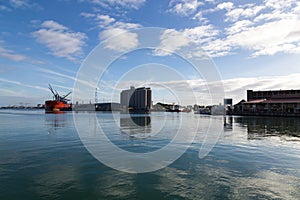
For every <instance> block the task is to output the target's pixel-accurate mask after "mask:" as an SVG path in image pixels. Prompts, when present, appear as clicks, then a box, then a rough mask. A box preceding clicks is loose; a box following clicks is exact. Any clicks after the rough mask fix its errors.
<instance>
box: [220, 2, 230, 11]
mask: <svg viewBox="0 0 300 200" xmlns="http://www.w3.org/2000/svg"><path fill="white" fill-rule="evenodd" d="M232 8H233V3H232V2H224V3H220V4H218V5H217V9H219V10H223V9H225V10H231V9H232Z"/></svg>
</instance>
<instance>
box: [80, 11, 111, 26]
mask: <svg viewBox="0 0 300 200" xmlns="http://www.w3.org/2000/svg"><path fill="white" fill-rule="evenodd" d="M80 15H81V16H83V17H85V18H92V19H93V20H94V21H96V22H97V23H98V25H99V27H100V28H105V27H107V26H109V25H111V24H112V23H113V22H115V21H116V20H115V19H114V18H113V17H110V16H109V15H101V14H93V13H85V12H83V13H81V14H80Z"/></svg>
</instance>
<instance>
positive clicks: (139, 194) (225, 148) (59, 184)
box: [0, 113, 300, 200]
mask: <svg viewBox="0 0 300 200" xmlns="http://www.w3.org/2000/svg"><path fill="white" fill-rule="evenodd" d="M79 115H80V116H82V120H85V121H84V123H83V124H84V125H86V127H87V128H89V130H91V134H94V127H93V126H95V124H97V123H99V124H100V125H101V126H102V127H103V129H105V130H106V132H105V133H106V134H107V135H108V137H109V138H110V139H111V140H112V142H115V143H116V144H117V145H119V146H120V147H121V148H123V149H127V150H128V151H131V150H132V151H133V152H144V151H146V150H147V151H146V152H148V149H146V148H149V149H150V150H149V152H150V151H152V150H153V149H154V150H156V149H159V148H162V147H164V146H165V145H167V144H168V141H169V139H168V138H167V136H170V135H172V134H174V130H176V128H177V127H178V126H179V125H180V124H179V123H178V122H179V119H178V117H179V116H180V117H182V118H183V119H184V121H183V123H182V125H183V126H185V129H184V130H185V132H184V135H185V136H188V134H189V133H190V129H189V127H192V126H194V125H195V124H197V121H198V120H200V122H201V123H200V125H199V126H200V129H199V133H197V134H198V135H197V136H199V135H201V134H204V133H206V128H207V126H208V123H209V122H210V119H212V122H211V123H212V124H215V123H217V122H219V121H221V119H223V118H216V119H214V118H210V117H209V116H206V117H203V118H202V117H201V116H198V115H197V116H194V115H186V114H180V113H179V114H176V115H173V114H170V113H166V114H165V113H154V114H151V115H132V116H130V115H121V114H120V115H117V117H119V118H117V120H116V121H115V119H114V118H113V116H112V114H101V113H98V114H97V119H95V118H94V117H93V114H89V113H81V114H80V113H79ZM80 119H81V118H80ZM89 119H90V120H89ZM164 119H166V120H167V122H166V123H165V124H164V123H162V122H163V121H164ZM216 120H218V121H216ZM16 122H17V123H16ZM221 122H222V121H221ZM299 123H300V122H299V119H295V118H270V117H269V118H267V117H266V118H262V117H261V118H259V117H229V116H227V117H225V118H224V130H225V132H226V136H225V137H224V138H221V139H220V140H219V141H218V143H217V144H216V145H215V146H214V148H213V149H212V151H211V152H210V153H209V154H208V156H206V157H205V158H203V159H199V157H198V151H199V148H200V147H201V142H199V141H197V140H196V141H195V142H194V143H193V144H192V147H191V148H189V149H188V150H187V151H186V152H185V153H184V154H183V155H182V156H181V157H180V158H179V159H178V160H176V161H175V162H174V163H173V164H171V165H169V166H168V167H166V168H164V169H161V170H158V171H156V172H151V173H146V174H128V173H123V172H119V171H116V170H114V169H111V168H109V167H107V166H105V165H103V164H101V163H100V162H98V161H97V160H96V159H95V158H94V157H93V156H92V155H91V154H90V153H89V152H88V151H87V149H86V148H85V147H84V145H83V144H82V142H81V140H80V138H79V136H78V134H77V132H76V130H75V128H74V127H73V118H72V114H65V115H51V114H50V115H45V114H43V113H40V114H23V113H21V114H17V115H16V114H13V115H12V114H5V113H4V114H3V113H2V114H1V113H0V125H1V126H0V127H1V132H0V152H1V153H0V164H1V165H0V199H12V200H17V199H31V200H37V199H72V200H74V199H145V200H147V199H170V200H171V199H299V197H300V189H299V188H300V169H299V166H300V156H299V155H300V147H299V144H300V143H299V142H297V141H296V142H290V141H280V142H278V140H268V139H269V138H271V137H267V136H276V137H281V136H282V135H286V136H287V137H290V136H297V137H299V133H300V125H299ZM118 125H120V126H118ZM161 125H163V127H164V128H163V129H159V128H160V127H161ZM174 127H175V128H174ZM49 129H50V130H52V131H55V133H59V134H50V135H48V134H46V133H47V132H48V131H49ZM155 130H161V132H162V134H157V135H154V136H153V137H151V138H147V139H141V140H139V139H137V140H136V139H134V140H132V139H131V137H130V138H128V137H127V136H125V137H124V134H122V133H126V134H127V133H128V134H129V135H130V136H139V135H141V136H145V137H146V136H149V135H151V131H152V132H154V131H155ZM166 138H167V139H168V140H166ZM261 138H266V139H265V140H258V139H261ZM267 138H268V139H267ZM249 139H250V140H249ZM270 141H272V142H270ZM180 142H181V141H178V145H182V144H181V143H180ZM102 144H103V143H102ZM291 144H294V145H291ZM141 147H142V148H141ZM140 149H141V151H140ZM101 153H109V152H101ZM129 161H130V160H129ZM120 162H121V161H120ZM120 164H122V163H120Z"/></svg>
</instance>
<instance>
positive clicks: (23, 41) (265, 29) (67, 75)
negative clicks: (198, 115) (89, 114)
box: [0, 0, 300, 106]
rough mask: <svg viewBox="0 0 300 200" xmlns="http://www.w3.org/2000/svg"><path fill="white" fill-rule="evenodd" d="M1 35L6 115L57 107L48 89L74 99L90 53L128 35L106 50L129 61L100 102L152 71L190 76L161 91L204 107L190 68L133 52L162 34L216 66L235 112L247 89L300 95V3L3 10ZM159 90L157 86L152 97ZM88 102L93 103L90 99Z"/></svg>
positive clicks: (176, 0)
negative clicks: (144, 37)
mask: <svg viewBox="0 0 300 200" xmlns="http://www.w3.org/2000/svg"><path fill="white" fill-rule="evenodd" d="M0 27H1V32H0V105H1V106H5V105H9V104H11V105H18V104H20V102H23V103H30V104H31V105H35V104H37V103H43V101H44V100H45V99H48V98H51V94H50V92H49V90H48V88H47V87H48V83H51V84H52V85H53V87H54V88H56V89H57V90H58V91H61V93H62V94H64V93H67V92H68V91H70V90H73V85H74V81H75V80H76V74H77V72H78V70H79V69H80V66H81V64H82V62H83V61H84V60H85V59H86V58H87V56H88V55H89V54H90V52H91V51H92V50H93V49H94V48H95V47H97V45H98V44H99V43H101V42H103V41H105V40H107V39H108V38H110V37H111V36H114V35H118V34H120V33H124V31H127V33H126V34H123V35H122V37H120V38H118V40H117V41H115V42H114V41H113V40H111V41H110V42H111V43H110V44H108V43H107V44H106V46H105V48H109V49H111V50H117V51H122V53H124V54H125V55H127V56H124V57H123V58H120V59H119V60H117V61H115V62H114V63H113V64H112V65H111V66H110V70H107V74H106V75H105V76H104V77H103V80H101V82H99V83H97V84H98V85H97V87H99V88H104V89H102V90H101V91H100V93H99V96H101V97H100V98H99V99H102V100H108V99H109V98H110V95H109V89H108V88H110V87H112V86H116V84H117V82H118V79H120V77H122V75H123V74H122V73H120V72H121V71H122V70H120V69H121V68H122V67H123V70H125V71H126V70H127V71H128V70H130V68H132V67H136V65H137V64H139V65H141V64H147V63H151V62H155V63H158V64H162V65H167V66H169V67H174V69H176V70H178V72H179V73H181V74H183V78H182V80H179V79H174V80H169V79H166V78H164V77H165V75H164V73H158V75H160V76H159V77H160V80H161V82H163V83H164V85H167V86H168V87H170V88H180V87H181V86H182V84H183V82H185V83H188V85H189V86H190V87H192V89H193V90H194V91H195V92H196V93H197V95H198V96H200V97H201V98H202V99H203V97H205V95H204V93H205V91H206V90H205V89H204V86H203V85H204V83H203V80H202V79H201V77H199V76H198V75H195V72H193V70H190V68H189V67H188V65H185V64H183V63H181V62H180V61H179V60H178V59H177V60H176V59H174V56H173V57H172V56H170V55H167V54H165V53H157V52H158V51H156V54H152V55H150V56H149V54H151V51H142V50H141V51H140V52H137V53H134V52H131V51H132V50H134V48H135V47H137V45H136V43H138V42H139V41H138V39H139V38H138V37H136V36H135V35H134V34H135V33H133V30H136V29H143V28H147V27H159V28H163V29H164V31H162V33H161V35H160V37H158V41H157V42H158V46H159V47H160V48H163V49H167V50H170V51H174V52H176V51H179V50H180V49H183V48H185V47H188V45H190V44H191V43H190V42H188V41H187V40H186V38H188V39H189V40H191V41H192V43H193V45H197V47H199V48H201V49H202V50H203V51H204V52H205V53H206V54H207V55H208V56H209V57H210V58H211V59H212V63H214V64H215V65H216V67H217V69H218V71H219V73H220V77H221V79H222V80H223V85H224V88H225V94H226V97H232V98H234V102H238V101H239V100H241V99H243V98H245V90H246V89H254V90H263V89H268V90H270V89H300V66H299V65H300V64H299V63H300V56H299V55H300V28H299V27H300V2H299V1H297V0H257V1H248V0H239V1H220V0H201V1H200V0H170V1H167V0H165V1H156V0H123V1H121V0H57V1H31V0H1V1H0ZM128 52H129V53H128ZM130 52H131V53H130ZM153 52H154V51H152V53H153ZM143 53H144V54H143ZM190 56H192V57H193V56H194V57H197V54H196V52H193V54H190ZM99 59H101V58H99ZM137 60H142V62H136V61H137ZM124 68H125V69H124ZM125 71H124V72H125ZM137 73H141V72H140V71H137ZM202 78H203V77H202ZM125 79H126V78H125ZM125 79H124V80H123V79H122V80H123V81H124V83H122V84H120V83H119V82H118V84H119V86H118V90H117V91H118V92H119V90H121V89H122V88H121V87H124V89H126V88H128V87H129V85H130V84H133V85H136V86H140V84H143V82H141V80H126V81H125ZM145 79H146V78H145ZM147 81H148V83H149V80H145V83H147ZM152 81H153V80H152ZM154 82H155V81H154ZM158 82H159V81H157V80H156V82H155V83H154V84H152V85H153V87H154V88H155V86H154V85H155V84H157V83H158ZM150 85H151V84H150ZM200 86H201V87H200ZM202 86H203V87H202ZM105 88H106V89H105ZM156 94H157V95H156V96H155V93H154V96H153V99H154V101H161V99H162V98H163V99H164V100H165V101H169V102H174V101H177V100H176V99H174V98H173V97H170V98H168V95H165V96H164V95H163V94H166V93H164V92H162V91H160V90H159V89H158V90H157V91H156ZM183 96H185V98H184V99H182V101H181V103H182V104H193V103H194V102H192V100H191V99H190V98H188V94H187V95H183ZM82 100H84V101H89V100H93V94H88V95H87V97H86V98H83V99H82ZM113 100H114V101H117V97H114V99H113ZM198 103H205V101H200V102H198Z"/></svg>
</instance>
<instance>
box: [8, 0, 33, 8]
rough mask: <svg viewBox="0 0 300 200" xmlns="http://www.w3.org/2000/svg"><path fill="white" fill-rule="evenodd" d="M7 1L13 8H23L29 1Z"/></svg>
mask: <svg viewBox="0 0 300 200" xmlns="http://www.w3.org/2000/svg"><path fill="white" fill-rule="evenodd" d="M9 3H10V4H11V5H12V6H13V7H15V8H24V7H28V6H29V3H28V2H27V1H26V0H9Z"/></svg>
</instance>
